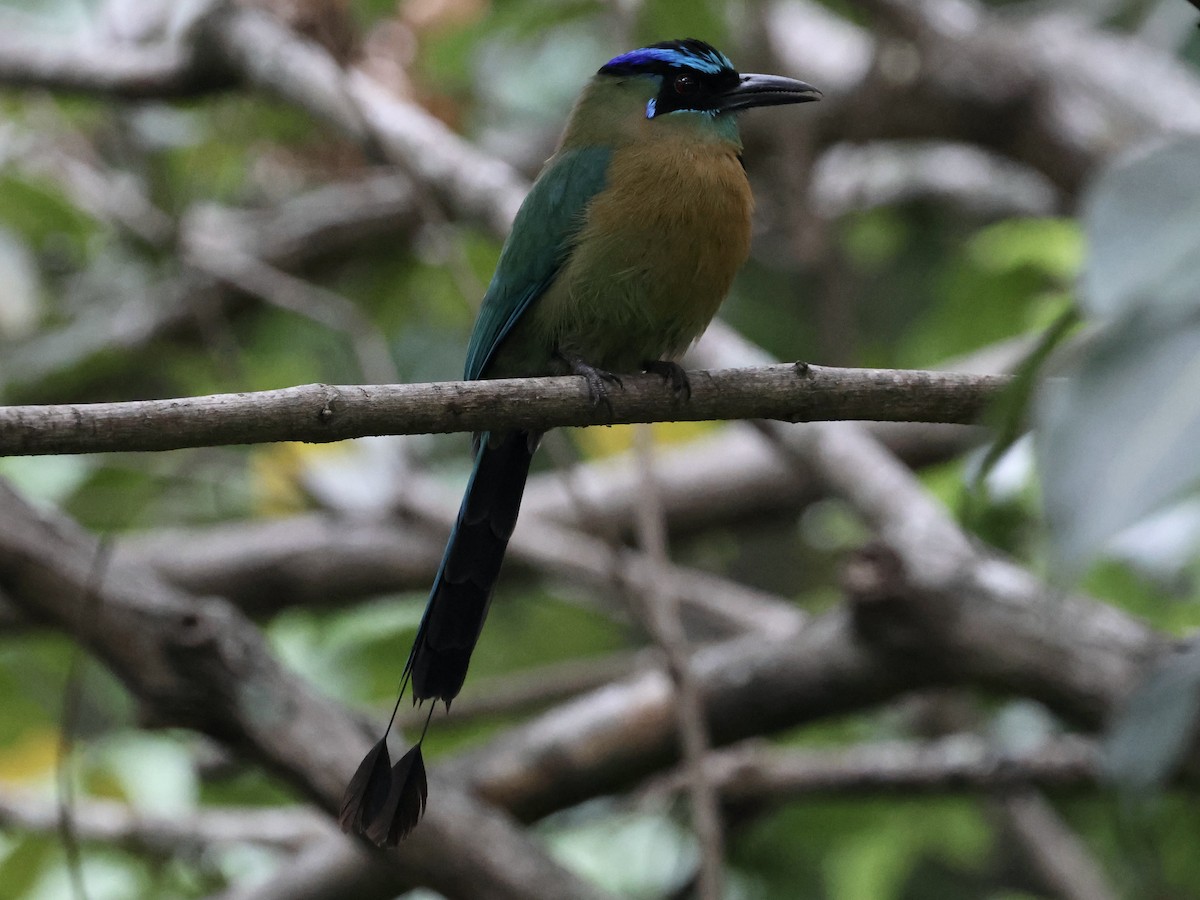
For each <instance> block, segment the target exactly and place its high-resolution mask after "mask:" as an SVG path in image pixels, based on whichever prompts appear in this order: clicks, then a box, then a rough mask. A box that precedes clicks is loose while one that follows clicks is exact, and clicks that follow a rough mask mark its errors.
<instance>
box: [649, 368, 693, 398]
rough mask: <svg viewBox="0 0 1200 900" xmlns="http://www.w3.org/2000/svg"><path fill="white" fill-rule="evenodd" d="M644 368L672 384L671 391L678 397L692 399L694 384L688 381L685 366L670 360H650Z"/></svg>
mask: <svg viewBox="0 0 1200 900" xmlns="http://www.w3.org/2000/svg"><path fill="white" fill-rule="evenodd" d="M642 368H643V369H645V370H646V371H647V372H649V373H651V374H652V375H661V376H662V379H663V381H669V382H670V383H671V391H672V392H673V393H674V394H675V396H676V397H680V396H682V397H683V399H684V400H691V399H692V383H691V381H689V380H688V375H687V372H686V371H684V368H683V366H681V365H680V364H679V363H677V362H672V361H671V360H669V359H650V360H647V361H646V362H644V363H642Z"/></svg>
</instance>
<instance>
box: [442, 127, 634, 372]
mask: <svg viewBox="0 0 1200 900" xmlns="http://www.w3.org/2000/svg"><path fill="white" fill-rule="evenodd" d="M611 156H612V151H611V150H610V149H609V148H607V147H584V148H581V149H578V150H568V151H566V152H564V153H561V154H559V155H558V156H557V157H556V158H555V160H554V162H553V163H551V165H550V166H549V167H548V168H547V169H545V170H544V171H543V172H542V174H541V175H540V176H538V180H537V181H536V182H535V183H534V185H533V188H532V189H531V190H530V192H529V196H527V197H526V198H525V202H524V203H522V204H521V209H520V211H519V212H518V213H517V218H516V220H515V221H514V222H513V228H512V233H511V234H509V236H508V240H507V241H505V243H504V249H503V250H502V251H501V252H500V262H499V263H497V265H496V273H495V274H494V275H493V276H492V281H491V284H489V285H488V289H487V293H486V294H485V295H484V297H483V304H482V305H481V306H480V308H479V317H478V318H477V319H476V320H475V329H474V331H472V332H471V341H470V343H469V344H468V345H467V366H466V376H465V377H466V378H467V379H476V378H480V377H482V376H483V373H484V370H485V369H486V368H487V365H488V363H489V362H490V361H491V358H492V355H493V354H494V353H495V352H496V348H497V347H498V346H500V342H501V341H503V340H504V336H505V335H506V334H508V332H509V330H510V329H511V328H512V327H513V325H514V324H515V323H516V322H517V320H518V319H520V318H521V316H522V315H523V314H524V313H525V311H526V310H527V309H529V306H530V304H532V303H533V302H534V301H535V300H537V298H538V297H539V296H541V294H542V292H543V291H545V290H546V288H548V287H549V286H550V283H551V282H552V281H553V280H554V276H555V275H556V274H557V273H558V270H559V269H560V268H561V267H562V265H563V263H564V262H565V261H566V259H567V257H568V256H570V253H571V248H572V246H573V245H574V243H575V239H576V236H577V234H578V232H579V228H580V227H581V225H582V224H583V218H584V214H585V212H586V211H587V205H588V203H589V201H591V199H592V197H594V196H595V195H596V194H598V193H599V192H600V191H602V190H603V189H604V185H605V179H606V177H607V173H608V163H609V160H610V158H611Z"/></svg>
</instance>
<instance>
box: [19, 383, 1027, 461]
mask: <svg viewBox="0 0 1200 900" xmlns="http://www.w3.org/2000/svg"><path fill="white" fill-rule="evenodd" d="M689 378H690V380H691V385H692V393H691V397H690V399H686V400H685V399H682V398H680V397H678V396H677V395H676V394H675V393H674V391H672V390H671V388H670V386H669V385H665V384H664V383H663V381H662V379H661V378H659V377H658V376H657V375H640V376H629V377H627V378H625V379H624V389H623V390H620V391H615V392H613V396H612V398H611V399H612V410H611V413H610V410H609V408H608V407H607V406H604V407H599V406H596V405H595V404H594V403H593V402H592V401H591V395H590V394H589V393H588V391H587V387H586V384H585V382H584V380H583V379H582V378H578V377H575V376H563V377H555V378H537V379H528V378H514V379H497V380H494V381H466V382H438V383H432V384H409V385H348V386H338V385H323V384H315V385H304V386H301V387H293V388H284V389H282V390H276V391H260V392H256V393H242V394H214V395H211V396H206V397H188V398H180V399H176V400H142V401H129V402H123V403H89V404H68V405H63V406H10V407H0V454H5V455H37V454H49V453H95V452H103V451H115V450H174V449H179V448H181V447H212V446H218V445H222V444H253V443H262V442H267V441H312V442H324V441H340V440H345V439H347V438H356V437H364V436H367V435H378V434H428V433H441V432H454V431H486V430H488V429H502V430H503V429H525V430H529V431H546V430H548V429H550V428H556V427H560V426H563V425H615V424H624V423H630V422H654V421H703V420H713V419H746V418H750V419H758V418H767V419H783V420H786V421H791V422H795V421H800V420H805V421H814V420H823V419H870V420H876V421H889V422H904V421H926V422H960V423H965V422H971V421H974V420H975V419H977V418H978V416H979V414H980V412H981V411H982V409H983V407H984V406H985V405H986V403H987V402H988V400H990V399H991V398H992V397H994V396H995V395H996V392H997V391H998V390H1000V389H1001V388H1002V387H1003V386H1004V385H1005V384H1006V383H1007V379H1005V378H1003V377H1001V376H995V375H958V374H952V373H946V372H917V371H908V370H898V369H835V368H829V367H825V366H808V365H800V366H793V365H778V366H772V367H764V368H755V369H741V370H724V371H716V372H692V373H690V375H689Z"/></svg>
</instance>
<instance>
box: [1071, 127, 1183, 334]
mask: <svg viewBox="0 0 1200 900" xmlns="http://www.w3.org/2000/svg"><path fill="white" fill-rule="evenodd" d="M1198 172H1200V140H1197V139H1195V138H1186V139H1182V140H1178V141H1173V142H1171V143H1169V144H1166V145H1164V146H1162V147H1160V148H1159V149H1157V150H1155V151H1154V152H1152V153H1150V154H1148V155H1146V156H1142V157H1139V158H1137V159H1134V160H1132V161H1128V162H1126V163H1124V164H1122V165H1118V166H1116V167H1114V168H1112V169H1110V170H1108V171H1107V172H1106V173H1105V174H1104V175H1102V176H1101V177H1100V178H1099V179H1098V180H1097V182H1096V184H1095V186H1094V187H1093V189H1092V190H1091V191H1090V192H1089V194H1088V196H1087V198H1086V199H1085V201H1084V205H1083V218H1084V225H1085V231H1086V232H1087V236H1088V242H1089V253H1090V256H1089V259H1088V262H1087V266H1086V268H1085V270H1084V273H1083V280H1082V285H1081V286H1082V288H1083V295H1082V297H1081V298H1080V299H1081V302H1082V304H1083V306H1084V308H1085V310H1086V311H1087V312H1088V313H1089V314H1091V315H1092V316H1095V317H1097V318H1107V319H1112V318H1116V317H1119V316H1120V315H1121V314H1122V313H1126V312H1129V311H1130V310H1133V309H1145V310H1154V311H1156V312H1158V313H1171V312H1174V313H1177V314H1178V313H1185V314H1186V313H1188V312H1191V311H1194V310H1196V309H1197V307H1200V178H1197V177H1196V173H1198Z"/></svg>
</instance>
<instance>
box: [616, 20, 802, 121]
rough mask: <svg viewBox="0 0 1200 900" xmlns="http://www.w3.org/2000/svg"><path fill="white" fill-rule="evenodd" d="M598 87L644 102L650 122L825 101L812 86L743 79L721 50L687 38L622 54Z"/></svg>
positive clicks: (769, 78) (770, 79)
mask: <svg viewBox="0 0 1200 900" xmlns="http://www.w3.org/2000/svg"><path fill="white" fill-rule="evenodd" d="M595 80H596V82H598V83H606V82H616V83H620V84H623V85H626V86H628V88H630V90H631V92H633V93H638V94H639V95H641V96H643V97H644V96H645V95H646V94H649V97H648V98H647V99H646V100H645V106H644V109H645V117H646V118H647V119H661V118H663V117H669V116H673V115H676V114H679V113H685V114H686V113H700V114H703V115H705V116H711V117H718V116H721V115H723V114H728V113H735V112H739V111H741V110H744V109H750V108H751V107H755V106H778V105H781V104H785V103H805V102H807V101H809V100H817V99H820V96H821V92H820V91H818V90H817V89H816V88H814V87H813V86H812V85H810V84H805V83H804V82H803V81H797V80H796V79H794V78H785V77H783V76H781V75H742V74H740V73H739V72H738V70H737V69H735V68H734V67H733V63H732V62H730V60H729V57H727V56H726V55H725V54H724V53H722V52H721V51H720V50H718V49H716V48H715V47H713V46H712V45H710V44H706V43H705V42H704V41H700V40H696V39H695V38H688V39H686V40H681V41H663V42H661V43H658V44H651V45H650V46H649V47H642V48H640V49H638V50H631V51H629V52H628V53H622V54H621V55H620V56H618V57H615V58H614V59H611V60H609V61H608V62H607V63H605V64H604V66H602V67H601V69H600V71H599V72H597V73H596V79H595Z"/></svg>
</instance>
